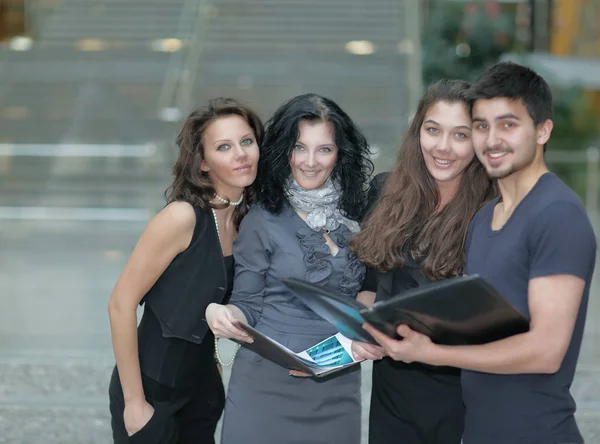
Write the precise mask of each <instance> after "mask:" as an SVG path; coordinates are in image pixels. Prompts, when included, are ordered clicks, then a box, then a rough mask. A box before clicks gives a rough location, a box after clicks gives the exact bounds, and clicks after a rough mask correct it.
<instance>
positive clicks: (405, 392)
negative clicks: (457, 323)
mask: <svg viewBox="0 0 600 444" xmlns="http://www.w3.org/2000/svg"><path fill="white" fill-rule="evenodd" d="M468 88H469V84H468V83H467V82H464V81H460V80H441V81H439V82H436V83H434V84H433V85H431V86H430V87H429V89H428V91H427V93H426V94H425V96H424V97H423V99H422V100H421V102H420V103H419V106H418V108H417V112H416V114H415V116H414V117H413V119H412V121H411V123H410V126H409V128H408V131H407V133H406V136H405V138H404V142H403V144H402V148H401V150H400V153H399V155H398V160H397V162H396V165H395V167H394V169H393V170H392V172H391V173H389V174H380V175H377V176H376V177H375V179H374V180H373V183H372V186H371V191H370V201H371V204H372V205H373V206H372V209H371V210H370V214H369V215H368V216H367V218H366V219H365V221H364V223H363V226H362V231H361V232H360V233H359V234H358V235H357V236H356V237H355V238H354V239H353V240H352V241H351V244H350V245H351V248H352V249H353V250H354V252H355V253H356V254H357V256H358V257H359V258H360V259H361V260H362V261H363V262H364V263H365V264H367V266H369V267H370V269H369V278H368V279H367V280H366V282H365V285H364V286H363V290H367V291H368V292H367V291H365V293H364V294H361V297H362V300H367V299H370V302H371V303H372V302H373V300H374V299H375V298H376V299H377V300H378V301H379V300H385V299H387V298H389V297H391V296H393V295H396V294H398V293H401V292H402V291H405V290H407V289H409V288H414V287H418V286H420V285H425V284H428V283H430V282H432V281H439V280H443V279H447V278H450V277H452V276H457V275H460V274H461V272H462V268H463V264H464V260H465V259H464V251H463V250H464V243H465V238H466V235H467V229H468V226H469V222H470V220H471V218H472V217H473V216H474V215H475V213H476V212H477V210H479V208H481V206H482V205H483V204H484V203H485V202H487V201H488V200H489V199H491V198H492V197H493V196H494V194H495V185H494V184H493V183H492V181H491V180H490V179H488V177H487V174H486V172H485V170H484V168H483V166H482V165H481V163H480V162H479V160H477V157H475V153H474V150H473V143H472V140H471V127H472V123H471V115H470V102H469V100H468V99H467V95H466V93H467V91H468ZM373 278H376V280H374V279H373ZM367 295H369V296H368V297H367ZM463 425H464V406H463V402H462V392H461V385H460V370H459V369H456V368H448V367H429V366H426V365H422V364H418V363H412V364H405V363H403V362H395V361H393V360H391V359H390V358H384V359H382V360H381V361H379V362H376V363H374V366H373V391H372V396H371V411H370V420H369V443H370V444H383V443H386V444H388V443H390V442H396V441H398V442H402V443H403V444H459V443H460V442H461V437H462V431H463Z"/></svg>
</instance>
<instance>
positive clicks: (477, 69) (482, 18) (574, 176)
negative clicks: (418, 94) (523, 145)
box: [422, 1, 600, 198]
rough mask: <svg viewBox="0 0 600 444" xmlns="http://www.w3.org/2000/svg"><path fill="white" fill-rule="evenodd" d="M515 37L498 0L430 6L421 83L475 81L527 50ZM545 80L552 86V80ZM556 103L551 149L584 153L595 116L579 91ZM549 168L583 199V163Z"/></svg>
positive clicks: (566, 92)
mask: <svg viewBox="0 0 600 444" xmlns="http://www.w3.org/2000/svg"><path fill="white" fill-rule="evenodd" d="M516 33H517V29H516V25H515V16H514V9H513V10H510V9H509V8H508V7H507V8H504V9H503V8H502V7H501V5H500V4H499V3H498V2H496V1H476V2H470V3H467V4H464V3H454V2H446V1H433V2H431V6H430V10H429V14H428V16H427V17H426V23H425V26H424V27H423V36H422V41H423V44H422V48H423V77H424V79H423V80H424V82H425V84H429V83H431V82H433V81H436V80H438V79H440V78H443V77H447V78H459V79H465V80H468V81H471V82H473V81H475V80H476V79H477V77H478V76H479V74H480V73H481V71H482V70H484V69H485V68H486V67H488V66H490V65H492V64H494V63H496V62H498V61H499V60H500V58H501V56H502V55H503V54H506V53H522V52H523V51H524V50H525V42H523V41H521V40H519V39H517V38H516V37H515V36H516ZM534 69H535V67H534ZM542 74H543V75H544V73H542ZM547 78H548V79H549V80H550V83H552V79H551V77H547ZM554 98H555V117H554V131H553V135H552V140H551V143H550V145H549V150H560V151H563V150H566V151H581V150H585V149H586V148H587V147H589V146H590V145H591V144H592V143H593V142H594V141H595V140H596V138H597V136H598V129H597V127H598V122H599V121H600V115H599V113H598V112H597V111H595V110H594V109H593V107H592V106H591V104H590V103H589V100H586V96H585V94H584V91H583V90H582V89H581V88H576V87H572V88H560V89H559V88H556V89H555V91H554ZM551 168H552V171H554V172H555V173H556V174H557V175H559V176H560V177H561V178H562V179H563V180H565V182H567V183H568V184H569V186H571V187H572V188H574V189H575V190H576V191H577V193H579V195H580V196H581V197H582V198H583V197H585V186H586V174H587V172H586V165H585V164H583V163H582V164H576V163H568V164H565V163H562V164H561V163H554V164H551Z"/></svg>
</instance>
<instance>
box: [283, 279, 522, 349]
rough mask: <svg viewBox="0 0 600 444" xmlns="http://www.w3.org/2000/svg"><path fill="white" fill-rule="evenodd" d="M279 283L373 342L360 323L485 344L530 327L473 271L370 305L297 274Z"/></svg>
mask: <svg viewBox="0 0 600 444" xmlns="http://www.w3.org/2000/svg"><path fill="white" fill-rule="evenodd" d="M283 283H284V284H285V285H286V286H287V287H288V288H290V289H291V290H292V291H293V292H294V294H295V295H296V296H298V297H299V298H300V299H301V300H302V301H303V302H304V303H305V304H306V305H307V306H308V307H309V308H311V309H312V310H313V311H314V312H316V313H317V314H319V315H320V316H321V317H322V318H324V319H326V320H327V321H329V322H331V323H332V324H333V325H335V326H336V328H337V329H338V331H339V332H340V333H342V334H343V335H344V336H346V337H348V338H350V339H353V340H357V341H362V342H368V343H372V344H376V343H377V342H376V341H375V340H374V339H373V337H372V336H371V335H369V334H368V333H367V332H366V331H365V330H364V329H363V328H362V324H364V323H369V324H371V325H372V326H373V327H375V328H377V329H378V330H380V331H381V332H383V333H385V334H386V335H388V336H389V337H391V338H395V339H401V338H400V337H399V335H398V334H397V332H396V328H397V327H398V325H400V324H406V325H408V326H409V327H410V328H411V329H413V330H415V331H418V332H420V333H423V334H425V335H427V336H429V337H430V338H431V340H432V341H433V342H435V343H438V344H445V345H468V344H484V343H487V342H492V341H496V340H499V339H503V338H506V337H508V336H512V335H515V334H519V333H524V332H526V331H528V330H529V319H527V317H526V316H524V315H523V314H522V313H521V312H519V311H518V310H517V309H516V308H514V307H513V306H512V305H511V304H510V303H509V302H508V301H507V300H506V299H504V298H503V297H502V295H500V293H498V291H497V290H496V289H495V288H494V287H492V286H491V285H490V284H489V283H488V282H486V281H485V280H484V279H482V278H481V277H479V276H477V275H470V276H459V277H454V278H450V279H446V280H444V281H440V282H435V283H431V284H427V285H423V286H420V287H417V288H414V289H410V290H407V291H405V292H402V293H400V294H397V295H395V296H393V297H392V298H390V299H388V300H386V301H381V302H376V303H375V304H373V306H372V307H370V308H367V307H365V306H364V305H363V304H361V303H359V302H358V301H356V300H354V299H350V298H348V297H347V296H341V295H339V294H337V293H335V292H332V291H328V290H325V289H323V288H321V287H319V286H318V285H314V284H311V283H309V282H305V281H302V280H299V279H293V278H290V279H284V280H283Z"/></svg>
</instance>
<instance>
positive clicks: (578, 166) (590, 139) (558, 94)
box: [548, 87, 600, 198]
mask: <svg viewBox="0 0 600 444" xmlns="http://www.w3.org/2000/svg"><path fill="white" fill-rule="evenodd" d="M553 94H554V119H553V120H554V129H553V130H552V139H551V142H550V144H549V146H548V150H550V154H549V155H548V157H549V160H550V162H549V163H550V167H551V170H552V171H553V172H554V173H556V174H557V175H558V176H560V177H561V178H562V179H563V180H564V181H565V182H567V183H568V184H569V186H571V187H572V188H573V189H574V190H575V191H576V192H577V194H579V196H581V197H582V198H585V193H586V182H587V165H586V164H585V163H559V162H554V163H553V162H552V161H551V159H552V156H551V152H552V151H567V152H568V151H573V152H581V151H582V150H586V149H587V148H589V147H590V146H591V145H593V144H594V143H595V142H596V141H597V137H598V122H599V121H600V114H599V113H598V111H597V110H595V109H594V108H593V106H592V104H591V103H590V101H589V100H587V97H586V95H585V92H584V91H583V90H582V89H581V88H579V87H570V88H554V91H553Z"/></svg>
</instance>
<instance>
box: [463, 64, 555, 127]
mask: <svg viewBox="0 0 600 444" xmlns="http://www.w3.org/2000/svg"><path fill="white" fill-rule="evenodd" d="M497 97H505V98H507V99H512V100H518V99H521V100H522V101H523V103H524V104H525V106H526V107H527V111H529V115H530V116H531V118H532V119H533V123H534V125H536V126H537V125H538V124H540V123H544V122H545V121H546V120H548V119H552V115H553V112H552V91H551V90H550V86H548V83H546V81H545V80H544V79H543V77H542V76H540V75H539V74H538V73H536V72H535V71H534V70H532V69H530V68H527V67H525V66H521V65H519V64H517V63H512V62H501V63H498V64H496V65H494V66H492V67H490V68H488V69H486V70H485V71H484V72H483V73H482V74H481V76H480V77H479V79H477V81H476V82H475V83H474V84H473V86H472V87H471V90H470V91H469V98H470V99H471V100H472V101H473V102H475V100H477V99H494V98H497Z"/></svg>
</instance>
